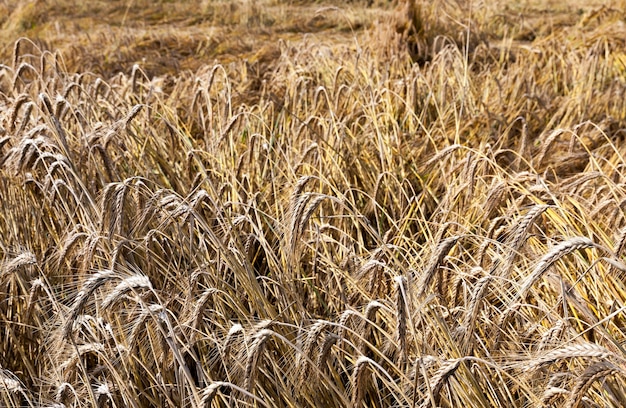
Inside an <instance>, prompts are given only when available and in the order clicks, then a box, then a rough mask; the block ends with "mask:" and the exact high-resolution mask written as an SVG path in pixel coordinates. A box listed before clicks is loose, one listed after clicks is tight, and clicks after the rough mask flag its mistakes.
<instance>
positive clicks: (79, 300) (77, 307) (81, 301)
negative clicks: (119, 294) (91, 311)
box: [62, 269, 115, 339]
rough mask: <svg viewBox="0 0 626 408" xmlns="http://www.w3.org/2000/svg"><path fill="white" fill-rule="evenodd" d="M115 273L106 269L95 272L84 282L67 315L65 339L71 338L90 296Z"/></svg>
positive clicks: (64, 327)
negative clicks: (77, 319) (76, 321)
mask: <svg viewBox="0 0 626 408" xmlns="http://www.w3.org/2000/svg"><path fill="white" fill-rule="evenodd" d="M114 276H115V274H114V272H113V271H111V270H108V269H104V270H101V271H98V272H96V273H94V274H93V275H92V276H90V277H89V279H87V280H86V281H85V283H83V286H82V288H81V290H80V292H78V295H77V296H76V299H75V300H74V304H73V305H72V307H71V308H70V311H69V313H68V315H67V317H66V320H65V322H64V324H63V330H62V336H63V338H64V339H67V338H69V336H70V335H71V334H72V328H73V326H74V321H75V320H76V318H77V317H78V315H80V314H81V312H82V310H83V307H84V306H85V304H86V303H87V300H88V299H89V296H91V294H92V293H93V292H95V290H96V289H98V288H99V287H100V286H102V285H103V284H105V283H106V282H107V281H108V280H109V279H111V278H112V277H114Z"/></svg>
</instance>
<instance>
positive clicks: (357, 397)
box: [352, 356, 371, 408]
mask: <svg viewBox="0 0 626 408" xmlns="http://www.w3.org/2000/svg"><path fill="white" fill-rule="evenodd" d="M370 362H371V359H369V358H367V357H365V356H360V357H359V358H358V359H357V361H356V363H355V364H354V370H353V371H352V406H353V407H354V408H357V407H359V406H361V401H362V400H363V394H364V392H365V389H366V387H367V384H366V381H365V378H366V374H367V373H368V371H369V370H368V368H369V365H370Z"/></svg>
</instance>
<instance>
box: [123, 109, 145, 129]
mask: <svg viewBox="0 0 626 408" xmlns="http://www.w3.org/2000/svg"><path fill="white" fill-rule="evenodd" d="M143 107H144V105H135V106H133V109H131V111H130V113H129V114H128V116H127V117H126V119H125V120H124V128H125V129H128V127H129V126H130V122H132V121H133V119H135V118H136V117H137V115H139V112H141V109H142V108H143Z"/></svg>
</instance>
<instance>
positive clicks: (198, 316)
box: [191, 288, 220, 328]
mask: <svg viewBox="0 0 626 408" xmlns="http://www.w3.org/2000/svg"><path fill="white" fill-rule="evenodd" d="M219 292H220V291H219V290H218V289H216V288H209V289H207V290H205V291H204V293H202V296H200V299H198V300H197V301H196V304H195V306H194V309H193V313H192V315H191V321H192V322H193V327H194V328H197V327H199V326H200V321H201V320H202V314H203V312H204V309H205V308H206V307H207V305H208V303H209V300H210V299H211V298H212V297H213V295H215V294H216V293H219Z"/></svg>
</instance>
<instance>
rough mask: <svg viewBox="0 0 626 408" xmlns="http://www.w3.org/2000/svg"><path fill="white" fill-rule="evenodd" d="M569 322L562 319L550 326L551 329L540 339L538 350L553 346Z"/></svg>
mask: <svg viewBox="0 0 626 408" xmlns="http://www.w3.org/2000/svg"><path fill="white" fill-rule="evenodd" d="M566 324H567V320H565V319H561V320H559V321H558V322H556V324H555V325H554V326H552V327H551V328H550V330H548V331H546V332H545V333H544V334H543V335H542V336H541V340H540V341H539V345H538V346H537V349H538V350H543V349H545V348H546V347H550V346H553V345H554V344H555V343H556V342H557V341H558V338H559V336H560V335H561V333H562V332H563V330H564V328H565V325H566Z"/></svg>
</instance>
